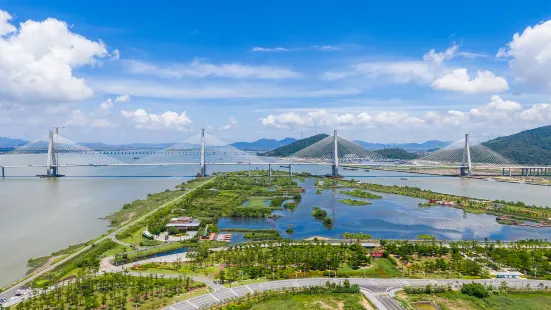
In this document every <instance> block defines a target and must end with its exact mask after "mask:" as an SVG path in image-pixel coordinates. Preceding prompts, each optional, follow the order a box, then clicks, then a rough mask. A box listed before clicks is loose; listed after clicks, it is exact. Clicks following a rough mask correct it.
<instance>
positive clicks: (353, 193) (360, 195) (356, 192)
mask: <svg viewBox="0 0 551 310" xmlns="http://www.w3.org/2000/svg"><path fill="white" fill-rule="evenodd" d="M340 193H341V194H345V195H349V196H353V197H358V198H369V199H381V198H383V197H382V196H379V195H375V194H373V193H370V192H366V191H362V190H359V189H355V190H352V191H341V192H340Z"/></svg>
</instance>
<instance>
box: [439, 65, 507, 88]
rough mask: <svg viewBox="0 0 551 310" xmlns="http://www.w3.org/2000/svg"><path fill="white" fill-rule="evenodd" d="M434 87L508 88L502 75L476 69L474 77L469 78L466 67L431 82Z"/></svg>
mask: <svg viewBox="0 0 551 310" xmlns="http://www.w3.org/2000/svg"><path fill="white" fill-rule="evenodd" d="M432 87H433V88H435V89H443V90H451V91H456V92H462V93H468V94H476V93H499V92H504V91H506V90H508V89H509V84H508V83H507V81H506V80H505V79H504V78H502V77H497V76H495V75H494V74H493V73H492V72H490V71H478V72H477V74H476V77H475V78H473V79H471V77H470V76H469V75H468V73H467V69H456V70H453V72H452V73H448V74H446V75H444V76H443V77H441V78H439V79H437V80H435V81H434V82H433V83H432Z"/></svg>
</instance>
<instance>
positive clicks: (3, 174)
mask: <svg viewBox="0 0 551 310" xmlns="http://www.w3.org/2000/svg"><path fill="white" fill-rule="evenodd" d="M1 170H2V177H5V176H6V174H5V173H4V166H2V169H1Z"/></svg>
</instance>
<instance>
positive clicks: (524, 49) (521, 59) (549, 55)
mask: <svg viewBox="0 0 551 310" xmlns="http://www.w3.org/2000/svg"><path fill="white" fill-rule="evenodd" d="M496 56H497V57H508V58H510V60H509V67H510V68H511V70H512V72H513V73H514V74H515V75H516V78H517V79H518V80H520V81H524V82H527V83H532V84H534V85H536V86H540V87H543V88H545V89H549V86H551V20H548V21H546V22H544V23H540V24H538V25H535V26H534V27H527V28H526V29H525V30H524V32H523V33H522V34H520V33H515V34H514V35H513V39H512V41H511V42H509V43H508V44H507V47H506V48H502V49H500V50H499V51H498V53H497V55H496Z"/></svg>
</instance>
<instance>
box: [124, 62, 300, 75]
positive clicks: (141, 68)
mask: <svg viewBox="0 0 551 310" xmlns="http://www.w3.org/2000/svg"><path fill="white" fill-rule="evenodd" d="M126 69H127V71H128V72H130V73H134V74H145V75H153V76H158V77H163V78H186V77H187V78H204V77H223V78H236V79H245V78H255V79H272V80H280V79H291V78H298V77H300V76H301V75H300V73H297V72H295V71H293V70H290V69H287V68H279V67H271V66H248V65H242V64H237V63H232V64H222V65H215V64H211V63H203V62H201V61H200V60H199V59H194V60H193V61H192V62H191V63H190V64H175V65H170V66H165V67H160V66H157V65H154V64H149V63H145V62H141V61H135V60H132V61H127V62H126Z"/></svg>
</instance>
